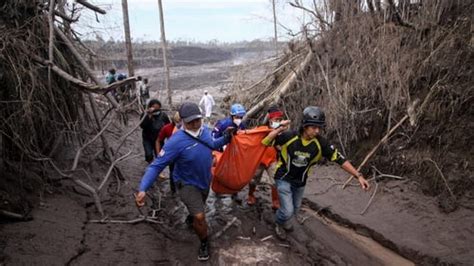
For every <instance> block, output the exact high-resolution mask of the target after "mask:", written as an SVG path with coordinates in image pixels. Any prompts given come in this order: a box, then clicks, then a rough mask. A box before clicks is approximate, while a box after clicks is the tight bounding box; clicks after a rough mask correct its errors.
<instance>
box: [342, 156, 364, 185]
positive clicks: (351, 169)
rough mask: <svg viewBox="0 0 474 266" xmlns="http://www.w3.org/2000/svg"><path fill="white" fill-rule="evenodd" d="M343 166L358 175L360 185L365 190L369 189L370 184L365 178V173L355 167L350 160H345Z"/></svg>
mask: <svg viewBox="0 0 474 266" xmlns="http://www.w3.org/2000/svg"><path fill="white" fill-rule="evenodd" d="M341 168H342V169H344V171H346V172H348V173H349V174H351V175H353V176H355V177H357V180H358V181H359V184H360V186H361V187H362V189H363V190H369V189H370V185H369V182H367V180H366V179H365V178H364V175H362V174H361V173H360V172H359V171H357V169H355V167H354V166H353V165H352V164H351V163H350V162H349V161H345V162H344V163H343V164H342V165H341Z"/></svg>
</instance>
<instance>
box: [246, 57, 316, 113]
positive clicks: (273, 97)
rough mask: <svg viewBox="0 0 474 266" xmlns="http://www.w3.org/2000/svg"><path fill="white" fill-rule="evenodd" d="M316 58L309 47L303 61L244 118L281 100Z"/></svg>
mask: <svg viewBox="0 0 474 266" xmlns="http://www.w3.org/2000/svg"><path fill="white" fill-rule="evenodd" d="M313 58H314V52H313V51H312V50H311V49H308V54H307V55H306V57H305V59H304V60H303V62H301V63H300V64H299V65H298V66H297V67H296V69H295V70H293V71H291V73H290V74H288V75H287V76H286V77H285V79H284V80H283V81H282V82H281V83H280V85H279V86H278V87H277V88H276V89H275V90H274V91H273V92H272V93H271V94H270V95H269V96H267V97H266V98H265V99H263V100H262V101H261V102H259V103H258V104H257V105H255V106H254V107H252V109H250V110H249V111H248V112H247V114H246V115H245V117H244V120H246V119H248V118H249V117H253V116H254V115H255V114H257V113H258V112H259V111H260V110H262V109H264V108H265V107H267V106H268V105H271V104H275V103H278V102H280V101H281V98H282V96H283V95H285V94H286V93H287V92H288V90H289V89H290V88H292V87H293V86H294V85H295V83H296V81H297V80H298V77H300V76H301V74H302V73H303V71H304V70H305V69H306V68H307V67H308V66H309V63H310V62H311V60H312V59H313Z"/></svg>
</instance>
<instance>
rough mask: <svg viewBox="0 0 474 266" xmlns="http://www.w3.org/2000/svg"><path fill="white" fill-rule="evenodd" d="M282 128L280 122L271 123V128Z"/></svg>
mask: <svg viewBox="0 0 474 266" xmlns="http://www.w3.org/2000/svg"><path fill="white" fill-rule="evenodd" d="M280 126H281V123H280V122H276V121H273V122H271V124H270V127H271V128H279V127H280Z"/></svg>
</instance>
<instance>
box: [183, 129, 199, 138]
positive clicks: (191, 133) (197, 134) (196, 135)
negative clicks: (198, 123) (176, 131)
mask: <svg viewBox="0 0 474 266" xmlns="http://www.w3.org/2000/svg"><path fill="white" fill-rule="evenodd" d="M185 131H186V132H188V134H189V135H191V136H193V137H195V138H198V137H199V134H201V129H198V130H197V131H192V130H189V129H185Z"/></svg>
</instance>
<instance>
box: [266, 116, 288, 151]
mask: <svg viewBox="0 0 474 266" xmlns="http://www.w3.org/2000/svg"><path fill="white" fill-rule="evenodd" d="M289 124H290V120H285V121H282V122H281V126H280V127H278V128H276V129H274V130H272V131H271V132H270V133H268V135H267V136H266V137H265V138H264V139H263V140H262V143H263V144H264V145H266V146H270V143H272V141H273V140H274V139H275V138H276V137H277V136H278V135H279V134H280V133H281V132H283V131H285V130H287V129H288V125H289Z"/></svg>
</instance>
